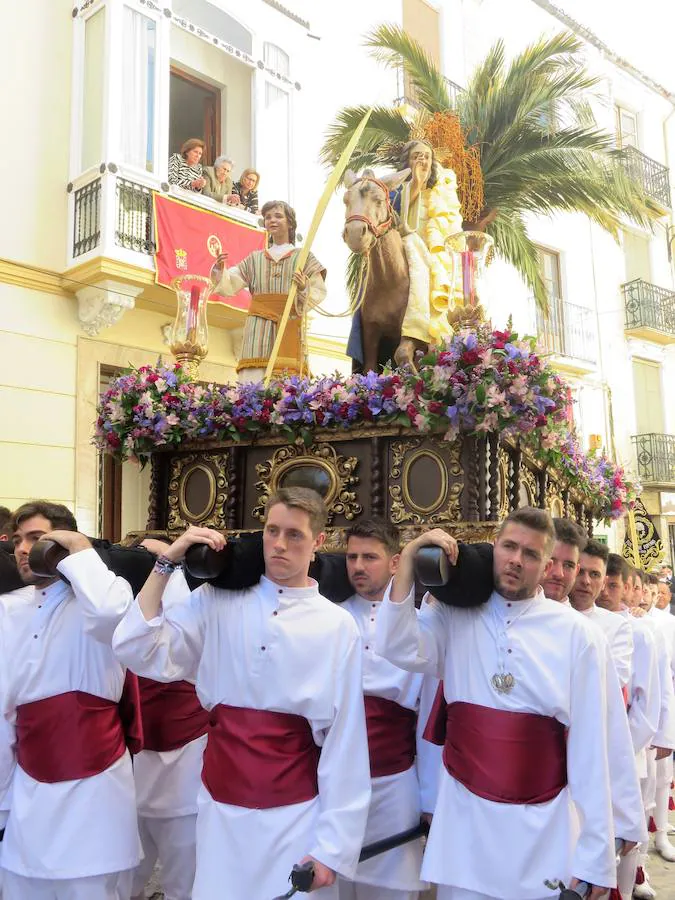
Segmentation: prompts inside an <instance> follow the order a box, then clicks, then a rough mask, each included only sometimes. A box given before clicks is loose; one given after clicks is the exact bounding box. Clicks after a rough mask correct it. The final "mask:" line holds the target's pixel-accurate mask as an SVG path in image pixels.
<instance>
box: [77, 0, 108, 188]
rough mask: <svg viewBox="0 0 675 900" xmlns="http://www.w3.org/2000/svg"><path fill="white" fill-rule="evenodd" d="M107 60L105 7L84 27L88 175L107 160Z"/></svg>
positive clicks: (84, 143)
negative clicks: (105, 131) (105, 98)
mask: <svg viewBox="0 0 675 900" xmlns="http://www.w3.org/2000/svg"><path fill="white" fill-rule="evenodd" d="M104 59H105V7H104V8H102V9H99V11H98V12H96V13H94V15H93V16H90V17H89V18H88V19H87V21H86V22H85V25H84V73H83V85H84V89H83V95H82V156H81V160H80V165H81V169H82V171H83V172H84V171H85V170H86V169H89V168H91V167H92V166H98V165H100V163H101V159H102V158H103V61H104Z"/></svg>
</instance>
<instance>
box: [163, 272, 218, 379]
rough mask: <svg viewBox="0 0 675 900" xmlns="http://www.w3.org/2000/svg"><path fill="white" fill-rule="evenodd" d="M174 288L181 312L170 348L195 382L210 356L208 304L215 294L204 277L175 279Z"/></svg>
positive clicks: (171, 337) (179, 311)
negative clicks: (207, 356)
mask: <svg viewBox="0 0 675 900" xmlns="http://www.w3.org/2000/svg"><path fill="white" fill-rule="evenodd" d="M171 287H172V288H173V289H174V290H175V292H176V297H177V299H178V309H177V310H176V318H175V320H174V323H173V326H172V328H171V335H170V339H169V348H170V350H171V352H172V353H173V355H174V356H175V357H176V360H177V361H178V362H179V363H180V364H181V365H182V366H183V367H184V368H185V369H186V370H187V371H188V372H189V374H190V376H191V377H192V379H193V380H194V381H196V380H197V378H198V376H199V364H200V362H201V361H202V360H203V359H204V357H205V356H206V354H207V353H208V343H209V329H208V326H207V324H206V302H207V300H208V299H209V296H210V294H211V291H212V290H213V284H212V282H211V279H210V278H205V277H204V276H203V275H182V276H180V277H179V278H174V280H173V281H172V282H171Z"/></svg>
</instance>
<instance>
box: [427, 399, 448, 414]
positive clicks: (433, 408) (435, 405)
mask: <svg viewBox="0 0 675 900" xmlns="http://www.w3.org/2000/svg"><path fill="white" fill-rule="evenodd" d="M427 408H428V410H429V412H430V413H441V412H443V410H444V409H445V407H444V406H443V404H442V403H439V402H438V400H431V401H430V403H429V404H428V406H427Z"/></svg>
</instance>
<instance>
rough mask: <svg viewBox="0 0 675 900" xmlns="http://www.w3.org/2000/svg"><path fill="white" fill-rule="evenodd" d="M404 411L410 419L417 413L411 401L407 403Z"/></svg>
mask: <svg viewBox="0 0 675 900" xmlns="http://www.w3.org/2000/svg"><path fill="white" fill-rule="evenodd" d="M406 412H407V414H408V416H409V418H410V419H414V418H415V416H416V415H417V409H416V408H415V405H414V404H413V403H409V404H408V406H407V407H406Z"/></svg>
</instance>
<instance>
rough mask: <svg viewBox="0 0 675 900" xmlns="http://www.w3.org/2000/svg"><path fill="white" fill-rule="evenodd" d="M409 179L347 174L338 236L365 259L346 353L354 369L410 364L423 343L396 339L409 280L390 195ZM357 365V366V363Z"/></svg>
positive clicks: (401, 175) (369, 172) (400, 175)
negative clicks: (340, 233)
mask: <svg viewBox="0 0 675 900" xmlns="http://www.w3.org/2000/svg"><path fill="white" fill-rule="evenodd" d="M408 175H410V169H404V170H403V171H401V172H394V173H392V174H390V175H385V176H383V177H382V178H377V177H376V176H375V173H374V172H373V171H372V170H371V169H366V170H365V171H364V173H363V174H362V175H361V176H358V175H356V174H355V173H354V172H352V171H348V172H346V174H345V176H344V184H345V187H346V191H345V195H344V202H345V227H344V231H343V233H342V237H343V238H344V241H345V243H346V244H347V246H348V247H349V249H350V250H351V251H352V253H358V254H362V255H364V256H365V257H366V263H367V265H366V276H365V278H364V283H363V285H362V287H361V291H360V298H359V299H360V308H359V310H358V311H357V312H356V314H355V316H354V320H353V322H352V333H351V335H350V338H349V345H348V347H347V353H348V354H349V355H350V356H351V357H352V360H353V368H354V370H358V369H362V370H363V371H364V372H368V371H371V370H373V371H377V369H378V365H379V366H382V365H384V364H385V363H386V362H387V361H388V360H390V359H391V358H392V357H393V359H394V361H395V362H396V363H397V365H401V366H402V365H407V364H409V365H411V366H414V357H415V351H416V350H418V349H426V345H425V344H423V343H422V342H421V341H419V340H415V339H413V338H401V326H402V323H403V317H404V315H405V310H406V306H407V304H408V292H409V288H410V281H409V278H408V262H407V259H406V255H405V250H404V247H403V240H402V238H401V235H400V234H399V231H398V229H397V227H396V226H397V224H398V216H397V214H396V212H395V211H394V209H393V208H392V205H391V201H390V199H389V192H390V191H394V190H396V188H397V187H398V186H399V185H400V184H402V183H403V182H404V181H405V179H406V178H407V177H408ZM361 363H362V365H361Z"/></svg>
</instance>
